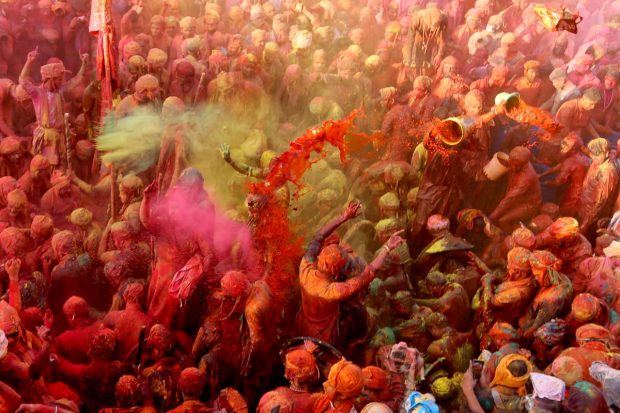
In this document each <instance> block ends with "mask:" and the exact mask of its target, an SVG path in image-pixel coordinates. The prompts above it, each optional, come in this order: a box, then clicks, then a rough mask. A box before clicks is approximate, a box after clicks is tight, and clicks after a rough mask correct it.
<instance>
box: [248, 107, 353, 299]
mask: <svg viewBox="0 0 620 413" xmlns="http://www.w3.org/2000/svg"><path fill="white" fill-rule="evenodd" d="M357 115H358V112H357V111H353V112H351V114H349V115H348V116H347V117H345V118H344V119H341V120H329V121H327V122H325V123H323V125H322V126H321V127H315V128H312V129H309V130H307V131H306V133H305V134H304V135H302V136H300V137H298V138H297V139H295V140H294V141H293V142H291V144H290V148H289V150H288V151H286V152H284V153H282V154H280V155H279V156H277V157H276V158H275V159H274V160H273V161H272V163H271V164H270V167H269V174H268V175H267V177H266V179H265V180H264V181H261V182H257V183H253V184H251V185H250V193H251V194H254V195H259V196H265V197H266V198H267V203H266V206H265V208H264V209H263V210H262V212H261V214H260V218H259V220H258V222H257V223H256V229H255V235H254V240H255V244H256V245H258V246H260V248H261V249H262V251H261V253H262V254H263V256H264V257H265V258H266V261H267V268H266V271H265V277H264V279H265V282H266V283H267V284H268V285H269V287H270V288H271V290H272V292H273V294H274V299H275V301H276V302H277V303H278V304H279V305H286V304H287V301H288V300H287V297H288V296H290V294H291V291H293V289H292V288H291V287H292V286H293V285H294V282H295V277H294V276H293V274H296V273H297V269H296V267H295V265H296V263H297V261H298V259H299V257H300V256H301V254H302V249H301V240H300V239H296V237H295V236H294V235H293V232H292V231H291V229H290V223H289V221H288V210H287V205H284V203H282V202H281V201H279V200H278V198H277V195H276V191H277V190H278V188H280V187H282V185H284V184H286V182H292V183H293V184H295V185H297V186H300V185H301V178H302V177H303V175H304V173H306V171H307V170H308V169H310V167H311V166H312V163H313V162H312V161H311V159H310V157H311V155H312V153H313V152H316V153H318V154H323V149H324V146H325V143H326V142H328V143H330V144H331V145H332V146H334V147H336V148H338V150H339V151H340V160H341V161H342V162H345V161H346V156H347V153H348V151H349V149H348V147H347V144H346V142H345V135H346V134H347V132H348V131H349V129H350V128H352V126H353V121H354V120H355V118H356V116H357ZM283 310H286V309H285V308H283Z"/></svg>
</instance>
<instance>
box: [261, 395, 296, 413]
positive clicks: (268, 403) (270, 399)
mask: <svg viewBox="0 0 620 413" xmlns="http://www.w3.org/2000/svg"><path fill="white" fill-rule="evenodd" d="M256 411H257V412H258V413H271V412H279V413H292V412H293V401H292V400H291V399H289V398H288V397H286V396H285V395H284V394H282V393H281V392H278V391H276V390H272V391H269V392H267V393H265V394H264V395H263V397H261V399H260V401H259V403H258V407H257V410H256Z"/></svg>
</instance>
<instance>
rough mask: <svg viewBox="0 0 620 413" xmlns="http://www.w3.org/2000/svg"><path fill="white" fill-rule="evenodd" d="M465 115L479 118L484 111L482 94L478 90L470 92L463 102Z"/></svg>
mask: <svg viewBox="0 0 620 413" xmlns="http://www.w3.org/2000/svg"><path fill="white" fill-rule="evenodd" d="M463 105H464V106H465V115H467V116H479V115H481V114H482V111H483V110H484V93H483V92H482V91H480V90H478V89H474V90H470V91H469V92H467V94H466V95H465V98H464V100H463Z"/></svg>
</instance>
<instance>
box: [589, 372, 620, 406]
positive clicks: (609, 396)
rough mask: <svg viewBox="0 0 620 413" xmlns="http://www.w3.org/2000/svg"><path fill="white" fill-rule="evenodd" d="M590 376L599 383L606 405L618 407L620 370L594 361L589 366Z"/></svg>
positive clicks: (619, 399)
mask: <svg viewBox="0 0 620 413" xmlns="http://www.w3.org/2000/svg"><path fill="white" fill-rule="evenodd" d="M590 376H592V378H594V379H595V380H597V381H598V382H600V383H601V385H602V387H603V396H605V400H606V401H607V404H608V405H609V406H616V407H620V370H615V369H612V368H611V367H609V366H608V365H607V364H605V363H601V362H600V361H595V362H594V363H592V364H591V365H590Z"/></svg>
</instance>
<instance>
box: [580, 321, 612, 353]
mask: <svg viewBox="0 0 620 413" xmlns="http://www.w3.org/2000/svg"><path fill="white" fill-rule="evenodd" d="M575 338H576V339H577V344H578V345H579V346H580V347H581V346H584V345H586V344H588V343H593V342H594V343H598V344H600V345H601V346H603V347H605V348H607V349H609V348H610V347H611V345H612V344H614V343H615V337H614V336H613V335H612V334H611V333H610V332H609V330H608V329H606V328H605V327H602V326H600V325H598V324H593V323H591V324H585V325H582V326H581V327H579V328H578V329H577V331H575Z"/></svg>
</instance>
